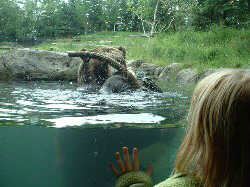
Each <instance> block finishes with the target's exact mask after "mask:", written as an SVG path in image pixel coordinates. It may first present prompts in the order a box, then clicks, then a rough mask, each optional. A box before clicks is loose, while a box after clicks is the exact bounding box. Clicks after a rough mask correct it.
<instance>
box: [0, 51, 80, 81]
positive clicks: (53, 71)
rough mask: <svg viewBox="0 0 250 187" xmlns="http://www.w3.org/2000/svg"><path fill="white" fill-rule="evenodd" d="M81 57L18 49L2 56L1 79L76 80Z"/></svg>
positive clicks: (0, 57) (0, 62)
mask: <svg viewBox="0 0 250 187" xmlns="http://www.w3.org/2000/svg"><path fill="white" fill-rule="evenodd" d="M80 63H81V59H80V58H70V57H68V54H67V53H60V52H53V51H45V50H32V49H16V50H11V51H7V52H4V53H3V54H1V56H0V80H6V79H12V80H76V79H77V69H78V66H79V64H80Z"/></svg>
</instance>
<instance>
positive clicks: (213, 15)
mask: <svg viewBox="0 0 250 187" xmlns="http://www.w3.org/2000/svg"><path fill="white" fill-rule="evenodd" d="M199 5H200V8H199V11H198V12H197V17H196V22H195V25H197V26H198V27H199V28H205V27H206V26H210V25H212V24H218V25H224V26H239V25H244V23H246V22H247V21H248V18H249V15H250V14H249V12H250V11H249V9H250V7H249V3H248V1H247V0H200V1H199Z"/></svg>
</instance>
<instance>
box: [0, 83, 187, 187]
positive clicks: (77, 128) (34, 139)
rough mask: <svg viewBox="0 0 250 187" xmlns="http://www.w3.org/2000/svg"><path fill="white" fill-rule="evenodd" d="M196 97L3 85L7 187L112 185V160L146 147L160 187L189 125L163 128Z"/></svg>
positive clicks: (1, 176)
mask: <svg viewBox="0 0 250 187" xmlns="http://www.w3.org/2000/svg"><path fill="white" fill-rule="evenodd" d="M188 100H189V99H188V97H187V96H186V94H185V93H183V92H179V91H171V92H165V93H162V94H156V93H145V92H137V93H124V94H111V95H107V94H105V93H85V92H84V90H82V89H81V88H79V87H77V86H76V85H75V84H72V83H69V82H66V83H62V82H61V83H60V82H0V124H1V125H0V148H1V153H0V186H1V187H15V186H25V187H34V186H36V187H40V186H41V187H42V186H43V187H44V186H48V187H50V186H51V187H69V186H75V187H78V186H87V187H88V186H89V187H97V186H102V187H110V186H112V185H113V183H114V179H115V178H114V176H113V175H112V172H111V170H110V169H109V168H108V166H107V162H108V161H114V153H115V152H116V151H119V150H120V149H121V147H122V146H128V147H129V148H132V147H138V148H139V156H140V163H141V168H142V169H145V168H146V167H147V166H148V165H149V164H153V165H154V169H153V174H152V177H153V180H154V183H157V182H160V181H161V180H164V179H165V178H166V177H167V176H168V175H169V174H170V172H171V169H172V167H173V160H174V156H175V153H176V151H177V148H178V146H179V144H180V142H181V139H182V137H183V134H184V128H183V127H171V128H158V127H161V126H163V125H164V124H172V125H173V124H179V122H180V121H181V120H183V119H184V118H185V115H186V111H187V107H188V102H189V101H188ZM139 127H140V128H139ZM142 127H143V128H142ZM147 127H148V128H147ZM149 127H150V128H149Z"/></svg>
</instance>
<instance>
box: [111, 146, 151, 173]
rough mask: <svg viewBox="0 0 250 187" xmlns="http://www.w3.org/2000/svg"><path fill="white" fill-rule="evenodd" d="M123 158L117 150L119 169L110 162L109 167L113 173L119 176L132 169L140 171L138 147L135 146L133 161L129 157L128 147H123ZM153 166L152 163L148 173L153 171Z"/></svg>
mask: <svg viewBox="0 0 250 187" xmlns="http://www.w3.org/2000/svg"><path fill="white" fill-rule="evenodd" d="M122 151H123V160H124V161H123V160H122V159H121V156H120V153H119V152H116V153H115V156H116V160H117V164H118V168H119V171H118V170H117V169H116V168H115V166H114V164H113V163H109V167H110V168H111V169H112V171H113V173H114V174H115V175H116V176H117V177H119V176H121V175H123V174H125V173H128V172H131V171H139V160H138V150H137V148H133V158H132V163H131V162H130V158H129V153H128V148H127V147H123V148H122ZM152 168H153V166H152V165H150V166H149V167H148V169H147V171H146V173H147V175H149V176H150V174H151V172H152Z"/></svg>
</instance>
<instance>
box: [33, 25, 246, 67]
mask: <svg viewBox="0 0 250 187" xmlns="http://www.w3.org/2000/svg"><path fill="white" fill-rule="evenodd" d="M136 34H138V33H129V32H98V33H95V34H89V35H87V36H85V35H81V36H79V37H78V40H72V39H71V38H68V39H65V38H64V39H58V40H47V41H46V42H43V43H41V44H39V45H36V46H33V48H37V49H44V50H50V48H51V47H52V48H53V49H54V50H55V51H63V52H66V51H72V50H80V49H82V48H87V49H92V48H95V47H98V46H102V45H105V44H106V45H114V46H125V47H126V48H127V59H129V60H132V59H145V60H146V61H147V62H154V63H156V64H160V65H167V64H169V63H173V62H178V63H182V64H183V65H184V66H187V67H198V68H208V67H211V68H219V67H231V68H239V67H240V68H246V67H250V37H249V36H250V31H249V30H247V31H246V30H237V29H232V28H221V27H214V28H212V29H210V30H209V31H193V30H189V31H179V32H176V33H173V32H169V33H160V34H158V35H156V36H155V37H153V38H152V39H151V41H150V42H149V39H148V38H144V37H136Z"/></svg>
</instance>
